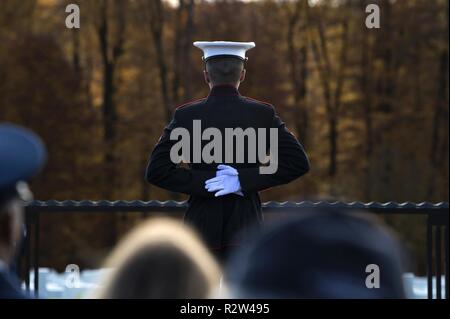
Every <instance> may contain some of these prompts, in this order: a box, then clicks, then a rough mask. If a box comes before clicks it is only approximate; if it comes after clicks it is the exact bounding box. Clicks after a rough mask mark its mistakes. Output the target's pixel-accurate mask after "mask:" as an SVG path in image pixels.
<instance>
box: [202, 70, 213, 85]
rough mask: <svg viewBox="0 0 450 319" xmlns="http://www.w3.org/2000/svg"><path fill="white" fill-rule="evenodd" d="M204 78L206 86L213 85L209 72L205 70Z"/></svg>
mask: <svg viewBox="0 0 450 319" xmlns="http://www.w3.org/2000/svg"><path fill="white" fill-rule="evenodd" d="M203 77H204V78H205V82H206V84H210V83H211V79H210V78H209V74H208V71H206V70H203Z"/></svg>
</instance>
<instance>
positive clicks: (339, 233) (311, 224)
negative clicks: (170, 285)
mask: <svg viewBox="0 0 450 319" xmlns="http://www.w3.org/2000/svg"><path fill="white" fill-rule="evenodd" d="M400 256H401V253H400V249H399V246H398V244H397V242H396V240H395V239H394V238H393V236H392V235H391V234H390V233H389V232H388V231H387V230H386V229H384V228H383V227H381V226H380V225H378V224H377V223H375V222H373V221H371V220H369V219H366V218H361V217H358V216H357V215H356V214H347V213H339V212H319V213H314V214H308V215H306V216H304V217H302V218H296V219H293V220H288V221H284V222H281V223H278V224H276V225H273V226H272V227H269V228H268V229H266V230H265V231H263V233H262V234H260V235H258V236H257V238H256V239H255V240H254V241H253V242H252V243H250V245H248V246H247V247H245V248H244V249H243V250H241V251H240V252H238V253H237V254H236V255H234V256H233V257H232V259H231V262H230V265H229V267H228V268H227V270H228V272H227V275H226V279H227V282H228V285H229V289H230V293H231V294H232V297H238V298H404V291H403V283H402V270H401V257H400ZM374 265H375V266H374ZM377 266H378V270H379V272H377V269H375V268H377ZM378 275H379V276H378ZM378 279H379V281H378ZM378 283H379V288H368V287H374V286H375V287H377V286H378Z"/></svg>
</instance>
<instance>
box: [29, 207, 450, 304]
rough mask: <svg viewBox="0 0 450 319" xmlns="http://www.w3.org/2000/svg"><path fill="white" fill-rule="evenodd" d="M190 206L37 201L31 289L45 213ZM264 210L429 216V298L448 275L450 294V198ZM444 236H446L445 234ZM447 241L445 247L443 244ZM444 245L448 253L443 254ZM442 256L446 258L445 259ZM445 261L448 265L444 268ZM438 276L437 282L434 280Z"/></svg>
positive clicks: (171, 210)
mask: <svg viewBox="0 0 450 319" xmlns="http://www.w3.org/2000/svg"><path fill="white" fill-rule="evenodd" d="M186 207H187V202H186V201H183V202H176V201H172V200H169V201H164V202H163V201H157V200H151V201H140V200H136V201H124V200H117V201H106V200H100V201H91V200H82V201H74V200H66V201H55V200H50V201H33V202H31V203H29V204H28V205H27V207H26V212H27V218H26V240H25V245H24V250H23V256H22V257H23V258H22V259H21V260H22V262H23V263H24V268H25V269H26V274H25V283H26V287H27V289H29V288H30V277H29V273H30V272H29V269H30V267H31V264H33V266H32V268H33V272H34V292H35V295H36V296H38V292H39V276H38V272H39V254H40V253H39V239H40V231H39V229H40V224H39V218H40V214H41V213H58V214H62V213H93V212H105V213H114V212H148V213H150V212H167V213H177V212H183V211H184V210H185V209H186ZM262 209H263V212H264V213H277V212H298V213H302V212H308V211H313V210H316V209H327V210H330V209H339V210H346V211H348V210H356V211H361V212H372V213H375V214H383V215H397V214H405V215H423V216H426V220H427V238H426V242H427V244H426V247H425V249H426V256H427V258H426V265H427V283H428V298H429V299H432V298H433V288H434V287H433V286H435V288H436V298H437V299H441V298H442V297H443V296H442V294H441V289H442V287H441V280H442V276H444V278H445V296H444V298H446V299H448V298H449V273H448V272H449V256H448V249H449V245H448V226H449V207H448V203H447V202H442V203H427V202H424V203H412V202H405V203H397V202H387V203H379V202H370V203H362V202H339V201H336V202H326V201H318V202H312V201H302V202H272V201H270V202H266V203H263V204H262ZM442 236H444V238H442ZM442 243H443V247H442ZM442 248H443V250H444V254H443V255H444V256H442ZM442 257H443V258H444V260H442ZM442 261H444V269H442ZM433 276H435V278H436V280H435V283H434V282H433Z"/></svg>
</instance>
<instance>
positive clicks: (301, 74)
mask: <svg viewBox="0 0 450 319" xmlns="http://www.w3.org/2000/svg"><path fill="white" fill-rule="evenodd" d="M307 8H308V5H307V3H306V2H305V1H299V0H298V1H296V3H295V6H294V11H293V12H292V13H291V14H290V16H289V23H288V31H287V45H288V56H289V59H288V60H289V64H290V69H291V82H292V87H293V89H294V104H295V105H294V118H295V126H296V129H297V134H298V136H299V138H300V139H301V141H302V143H303V145H304V146H307V144H308V124H309V114H308V108H307V105H306V93H307V80H308V42H307V41H308V38H307V33H306V21H307V16H306V15H307V13H306V12H305V11H306V10H307ZM302 13H303V16H302ZM302 19H303V20H304V21H303V20H302ZM299 24H300V25H299ZM297 29H299V32H298V33H297ZM296 39H300V40H299V41H300V48H298V49H297V48H296V45H295V43H296Z"/></svg>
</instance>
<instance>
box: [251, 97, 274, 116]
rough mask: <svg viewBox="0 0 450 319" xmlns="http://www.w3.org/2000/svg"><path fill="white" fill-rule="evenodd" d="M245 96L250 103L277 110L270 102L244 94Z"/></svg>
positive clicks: (269, 109)
mask: <svg viewBox="0 0 450 319" xmlns="http://www.w3.org/2000/svg"><path fill="white" fill-rule="evenodd" d="M243 98H244V100H245V101H246V102H247V103H249V104H253V105H257V106H259V107H262V108H264V109H266V110H268V111H271V112H273V111H275V107H274V106H273V105H272V104H271V103H269V102H265V101H260V100H257V99H254V98H252V97H248V96H244V97H243Z"/></svg>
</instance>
